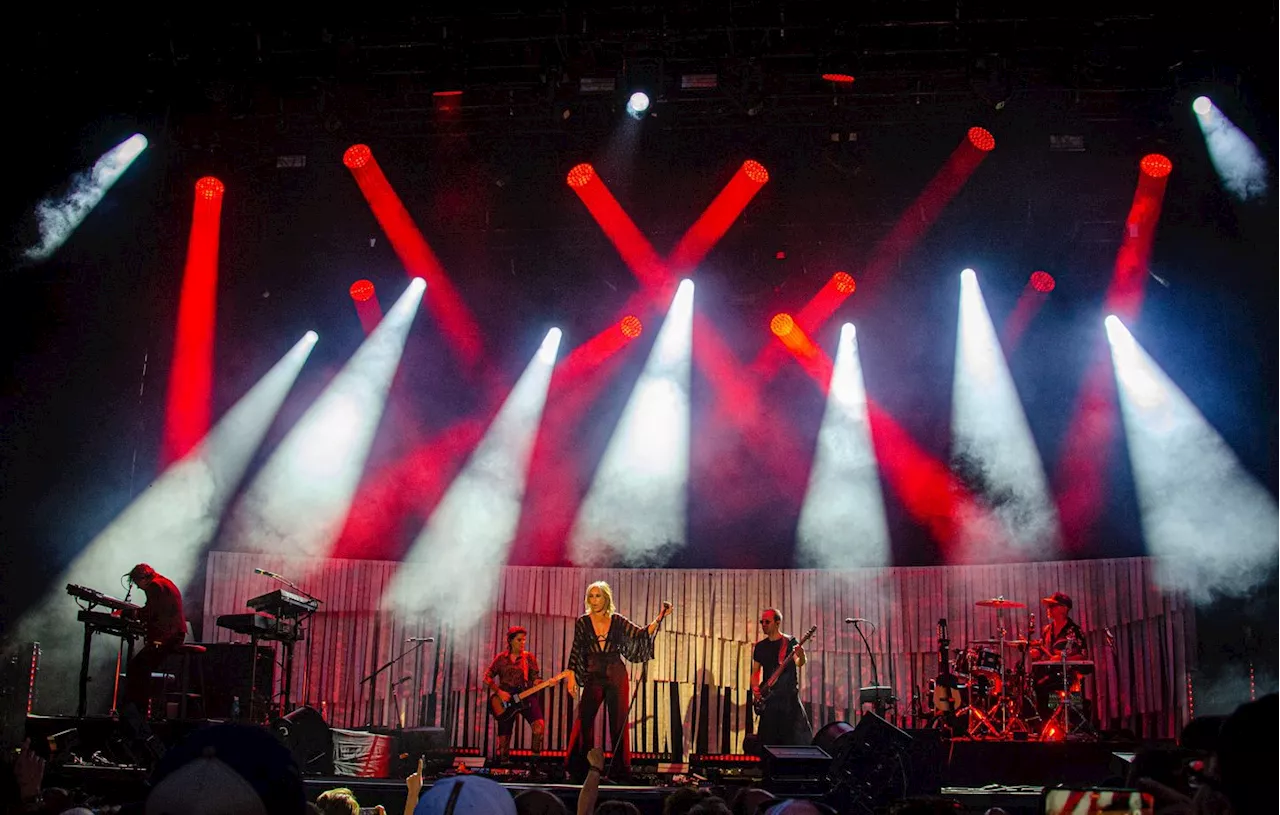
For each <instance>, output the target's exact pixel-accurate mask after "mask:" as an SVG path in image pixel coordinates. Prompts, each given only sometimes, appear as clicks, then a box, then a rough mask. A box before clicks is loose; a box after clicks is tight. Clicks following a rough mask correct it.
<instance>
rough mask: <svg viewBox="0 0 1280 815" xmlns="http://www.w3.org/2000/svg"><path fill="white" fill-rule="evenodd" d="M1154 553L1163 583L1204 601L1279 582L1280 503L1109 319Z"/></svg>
mask: <svg viewBox="0 0 1280 815" xmlns="http://www.w3.org/2000/svg"><path fill="white" fill-rule="evenodd" d="M1106 327H1107V339H1108V340H1109V341H1110V343H1111V359H1112V362H1113V363H1114V366H1115V375H1116V384H1117V386H1118V390H1119V397H1120V410H1121V415H1122V416H1123V417H1124V430H1125V436H1126V438H1127V440H1128V445H1129V462H1130V466H1131V467H1132V469H1133V479H1134V485H1135V486H1136V488H1137V492H1138V508H1139V511H1140V513H1141V518H1142V532H1143V536H1144V538H1145V540H1146V546H1147V552H1148V553H1149V554H1151V555H1152V556H1154V557H1156V558H1157V559H1158V560H1159V563H1160V572H1159V574H1160V580H1161V582H1162V583H1163V584H1164V585H1165V587H1167V588H1170V589H1177V590H1182V591H1187V592H1189V593H1190V594H1191V595H1192V596H1193V597H1194V598H1195V599H1196V600H1198V601H1205V600H1209V599H1211V598H1212V597H1214V596H1217V595H1235V596H1243V595H1246V594H1248V593H1249V592H1250V591H1251V590H1252V589H1253V588H1254V587H1256V586H1257V585H1259V584H1261V583H1263V582H1265V581H1266V580H1267V579H1268V578H1270V577H1274V575H1275V571H1276V559H1277V550H1278V549H1280V533H1278V532H1277V530H1278V528H1280V513H1278V512H1277V506H1276V499H1275V498H1274V497H1273V496H1272V495H1271V494H1270V493H1269V492H1267V490H1266V489H1265V488H1264V487H1263V486H1262V485H1261V484H1259V483H1258V481H1257V480H1256V479H1255V478H1254V477H1253V476H1252V475H1250V474H1249V473H1248V472H1247V471H1246V470H1245V469H1244V468H1243V467H1242V466H1241V465H1240V462H1239V460H1238V459H1237V458H1236V456H1235V454H1234V453H1233V452H1232V451H1231V448H1230V447H1228V446H1227V444H1226V442H1225V441H1223V440H1222V437H1221V436H1219V435H1218V433H1217V431H1215V430H1214V429H1213V427H1212V426H1211V425H1210V424H1209V423H1208V422H1207V421H1206V420H1205V418H1204V416H1203V415H1201V413H1200V411H1199V410H1197V409H1196V407H1195V405H1193V404H1192V403H1191V400H1189V399H1188V398H1187V397H1186V395H1185V394H1183V393H1182V391H1181V390H1179V389H1178V386H1177V385H1175V384H1174V383H1173V381H1172V380H1170V379H1169V377H1168V376H1167V375H1165V373H1164V371H1162V370H1160V367H1159V366H1158V365H1157V364H1156V363H1155V361H1154V360H1152V359H1151V357H1150V356H1148V355H1147V353H1146V351H1144V350H1143V349H1142V347H1141V346H1140V345H1139V344H1138V342H1137V340H1135V339H1134V337H1133V335H1132V334H1130V333H1129V330H1128V329H1127V328H1125V326H1124V324H1123V323H1121V321H1120V320H1119V319H1118V318H1116V317H1115V316H1111V317H1108V318H1107V320H1106Z"/></svg>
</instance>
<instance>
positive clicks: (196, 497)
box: [17, 331, 316, 712]
mask: <svg viewBox="0 0 1280 815" xmlns="http://www.w3.org/2000/svg"><path fill="white" fill-rule="evenodd" d="M315 343H316V335H315V332H313V331H308V332H307V333H306V335H305V336H303V338H302V339H300V340H299V341H298V342H297V344H295V345H294V346H293V348H292V349H291V350H290V351H289V353H287V354H285V356H284V357H283V358H281V359H280V361H279V362H277V363H276V364H275V365H274V366H273V367H272V368H271V370H270V371H268V372H267V374H266V376H264V377H263V378H262V379H260V380H259V381H258V382H257V383H256V384H255V385H254V386H253V387H252V388H251V389H250V390H249V392H248V393H246V394H245V395H244V396H243V397H241V399H240V401H238V402H236V404H235V405H234V406H232V408H231V409H230V410H228V411H227V413H226V414H225V415H224V416H223V417H222V419H220V420H219V421H218V423H217V424H215V425H214V426H213V429H212V430H210V431H209V434H208V435H207V436H205V438H204V439H203V440H202V441H201V442H200V443H199V444H198V445H196V446H195V447H194V448H192V450H191V451H190V452H189V453H188V454H187V455H186V456H185V457H183V458H182V459H180V460H178V461H176V462H174V463H173V464H172V465H171V466H170V467H169V468H168V469H167V470H165V471H164V473H162V474H161V475H160V477H159V478H157V479H156V480H155V481H154V482H152V483H151V485H150V486H149V487H147V489H146V490H145V491H143V493H142V494H141V495H139V496H138V497H137V499H136V500H134V501H133V503H131V504H130V505H129V506H128V507H126V508H125V509H124V511H123V512H121V513H120V515H119V516H118V517H117V518H116V519H115V520H114V521H112V522H111V523H110V524H109V525H108V526H107V527H106V529H104V530H102V532H101V533H99V534H98V535H97V536H96V537H95V538H94V539H93V540H92V541H90V542H89V544H88V545H87V546H86V547H85V548H84V550H83V551H82V552H81V553H80V554H79V555H77V556H76V558H75V559H74V560H73V561H72V562H71V565H70V566H68V567H67V569H66V570H65V571H64V572H63V573H62V575H61V576H60V578H59V581H58V583H57V584H55V585H54V586H53V587H51V588H50V591H49V594H48V599H46V600H45V601H44V602H42V603H40V604H39V605H37V606H35V607H34V608H32V609H31V610H30V611H28V612H27V613H26V614H24V615H23V617H22V619H21V620H20V621H19V624H18V629H17V631H18V633H17V637H18V638H19V639H21V640H37V641H39V642H40V643H41V644H42V645H43V646H44V657H43V658H42V660H43V664H42V665H41V672H42V675H44V680H43V681H44V682H45V683H46V687H50V688H57V690H54V691H53V692H52V693H49V694H42V696H44V697H46V698H44V699H43V700H42V704H43V705H46V706H48V705H53V707H46V708H45V709H46V710H49V711H50V712H53V711H56V710H57V707H56V705H57V704H58V702H59V701H61V702H62V704H63V705H64V708H63V709H69V707H70V706H71V705H72V704H73V702H72V697H70V696H69V694H71V693H72V692H73V689H74V687H75V679H74V675H75V674H74V672H75V670H76V667H77V666H78V665H79V659H80V647H79V643H80V639H81V631H80V624H79V623H78V622H77V621H76V617H75V614H74V608H72V607H71V606H70V605H69V601H68V599H67V597H66V595H65V594H63V593H62V585H63V584H65V583H76V584H79V585H82V586H87V587H89V588H92V589H96V590H98V591H101V592H104V593H106V594H112V595H116V596H122V595H124V594H125V591H124V589H123V585H122V577H121V576H122V575H123V574H125V573H126V572H128V571H129V569H131V568H132V567H133V565H134V564H136V563H149V564H151V565H152V566H154V567H155V568H156V570H157V571H159V572H160V573H161V574H163V575H165V576H167V577H169V578H170V579H171V580H173V581H174V582H175V583H177V584H178V586H179V587H185V586H186V585H188V584H189V583H190V581H191V579H192V577H193V576H194V574H195V571H196V568H197V567H198V565H199V563H200V560H201V557H202V556H203V554H204V551H205V549H206V547H207V546H208V545H209V544H210V543H211V542H212V540H213V536H214V534H215V532H216V530H217V527H218V522H219V520H220V519H221V517H222V513H223V511H224V510H225V509H226V507H227V504H228V502H229V501H230V500H231V496H232V494H233V493H234V492H235V490H236V488H237V487H238V486H239V484H240V481H241V479H243V478H244V474H245V472H246V470H247V469H248V467H249V462H250V461H251V460H252V458H253V455H254V453H255V452H256V451H257V449H258V447H259V446H260V445H261V444H262V440H263V438H264V437H265V436H266V433H267V429H268V428H269V427H270V426H271V423H272V421H273V420H274V418H275V416H276V413H277V412H278V411H279V409H280V405H281V404H282V403H283V402H284V398H285V396H286V395H287V394H288V393H289V390H290V388H292V387H293V383H294V381H295V380H296V379H297V377H298V372H299V371H300V370H301V369H302V365H303V363H305V362H306V361H307V357H308V356H310V354H311V349H312V348H314V347H315ZM117 587H121V589H120V590H119V591H117V590H116V588H117ZM114 650H115V649H114V648H113V647H112V648H103V647H101V646H99V648H98V656H99V657H103V656H104V655H105V654H106V653H107V652H108V651H110V652H112V653H114ZM103 667H105V666H95V669H94V672H95V675H98V676H101V675H103V674H102V670H101V669H102V668H103ZM106 675H107V676H110V675H111V674H110V673H107V674H106ZM55 677H56V678H55ZM107 687H108V689H110V684H109V683H108V685H107ZM60 696H61V699H60Z"/></svg>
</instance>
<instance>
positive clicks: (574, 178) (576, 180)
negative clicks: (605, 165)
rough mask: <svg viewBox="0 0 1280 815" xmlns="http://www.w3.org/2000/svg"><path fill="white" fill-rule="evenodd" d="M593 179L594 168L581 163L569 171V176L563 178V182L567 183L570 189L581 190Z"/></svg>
mask: <svg viewBox="0 0 1280 815" xmlns="http://www.w3.org/2000/svg"><path fill="white" fill-rule="evenodd" d="M595 177H596V168H595V167H592V166H591V165H590V164H586V163H583V164H579V165H577V166H575V167H574V168H573V169H572V170H570V171H569V175H568V177H566V178H565V182H566V183H568V185H569V186H570V187H577V188H581V187H585V186H587V184H589V183H591V179H593V178H595Z"/></svg>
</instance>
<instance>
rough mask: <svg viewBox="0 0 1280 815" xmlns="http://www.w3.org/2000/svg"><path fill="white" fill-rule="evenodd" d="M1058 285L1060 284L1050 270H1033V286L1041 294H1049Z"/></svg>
mask: <svg viewBox="0 0 1280 815" xmlns="http://www.w3.org/2000/svg"><path fill="white" fill-rule="evenodd" d="M1056 285H1058V284H1057V282H1055V281H1054V279H1053V275H1051V274H1049V273H1048V272H1032V273H1031V288H1033V289H1035V290H1036V291H1038V292H1040V293H1041V294H1048V293H1049V292H1051V291H1053V287H1054V286H1056Z"/></svg>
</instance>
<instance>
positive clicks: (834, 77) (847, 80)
mask: <svg viewBox="0 0 1280 815" xmlns="http://www.w3.org/2000/svg"><path fill="white" fill-rule="evenodd" d="M822 78H823V79H825V80H826V81H828V82H841V83H843V84H845V85H852V84H853V76H851V75H850V74H823V75H822Z"/></svg>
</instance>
